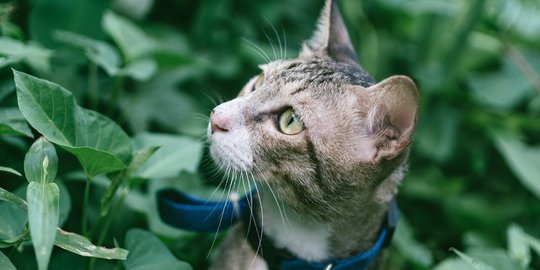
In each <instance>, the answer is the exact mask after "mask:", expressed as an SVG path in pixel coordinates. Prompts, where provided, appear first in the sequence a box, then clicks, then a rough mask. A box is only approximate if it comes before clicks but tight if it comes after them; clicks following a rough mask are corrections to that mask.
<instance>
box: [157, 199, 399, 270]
mask: <svg viewBox="0 0 540 270" xmlns="http://www.w3.org/2000/svg"><path fill="white" fill-rule="evenodd" d="M254 197H255V194H254V193H249V194H247V195H245V196H244V197H242V198H239V199H235V200H229V201H208V200H202V199H199V198H195V197H193V196H190V195H188V194H186V193H184V192H182V191H179V190H176V189H164V190H161V191H159V192H158V194H157V200H158V209H159V214H160V216H161V219H162V220H163V221H164V222H165V223H167V224H169V225H172V226H174V227H177V228H180V229H184V230H190V231H196V232H205V233H216V232H219V231H223V230H226V229H228V228H229V227H230V226H231V225H233V224H234V223H236V222H238V221H242V222H243V223H244V227H245V230H246V237H247V238H248V240H249V243H250V244H251V245H252V247H253V248H254V249H255V250H257V247H258V246H259V244H260V245H261V249H260V254H261V256H262V257H263V259H264V260H265V261H266V262H267V264H268V266H269V267H270V269H279V270H292V269H302V270H329V269H333V270H353V269H355V270H358V269H365V268H366V267H367V266H368V265H369V264H370V263H371V262H373V260H374V259H375V257H377V255H378V254H379V253H380V251H381V250H382V249H383V248H385V247H387V246H388V245H389V244H390V242H391V240H392V236H393V233H394V230H395V228H396V225H397V222H398V219H399V209H398V208H397V204H396V201H395V199H392V201H391V202H390V205H389V208H388V212H387V214H386V217H385V220H384V223H383V224H382V227H381V229H380V231H379V234H378V237H377V239H376V240H375V242H374V243H373V245H372V246H371V247H370V248H369V249H368V250H366V251H364V252H360V253H358V254H355V255H353V256H351V257H349V258H346V259H341V260H337V259H329V260H325V261H323V262H309V261H305V260H301V259H298V258H296V257H295V256H293V255H292V254H291V253H290V252H289V251H288V250H286V249H278V248H276V247H275V246H274V245H273V243H272V241H271V240H270V239H268V238H267V237H266V236H265V235H262V237H260V236H259V234H258V232H260V231H261V230H260V229H259V228H260V226H259V225H258V224H257V222H254V220H255V219H254V218H253V217H252V216H251V210H250V205H253V202H254ZM252 226H255V227H252Z"/></svg>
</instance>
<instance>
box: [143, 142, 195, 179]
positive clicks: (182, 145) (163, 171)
mask: <svg viewBox="0 0 540 270" xmlns="http://www.w3.org/2000/svg"><path fill="white" fill-rule="evenodd" d="M133 143H134V145H135V148H137V149H142V148H147V147H151V146H161V148H160V149H159V150H157V151H156V153H155V154H154V155H153V156H152V157H150V158H149V159H148V161H147V162H146V163H144V164H143V165H142V166H141V167H140V169H139V170H138V171H137V172H136V173H135V175H137V176H140V177H143V178H170V177H175V176H178V175H179V174H180V172H181V171H183V170H185V171H187V172H192V173H194V172H195V171H196V169H197V165H198V164H199V160H200V159H201V155H202V143H201V142H199V141H197V140H194V139H191V138H188V137H182V136H174V135H164V134H151V133H142V134H139V135H137V136H135V138H134V139H133Z"/></svg>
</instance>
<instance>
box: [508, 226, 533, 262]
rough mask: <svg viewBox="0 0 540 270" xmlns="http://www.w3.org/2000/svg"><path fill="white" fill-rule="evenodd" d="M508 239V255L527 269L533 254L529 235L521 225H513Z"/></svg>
mask: <svg viewBox="0 0 540 270" xmlns="http://www.w3.org/2000/svg"><path fill="white" fill-rule="evenodd" d="M506 234H507V239H508V254H509V255H510V257H511V258H512V259H514V260H515V261H517V262H519V264H520V265H521V266H522V267H524V268H526V267H527V266H529V263H530V262H531V252H530V249H529V241H528V239H527V234H526V233H525V232H524V231H523V228H521V227H520V226H519V225H516V224H512V225H510V227H509V228H508V231H507V232H506Z"/></svg>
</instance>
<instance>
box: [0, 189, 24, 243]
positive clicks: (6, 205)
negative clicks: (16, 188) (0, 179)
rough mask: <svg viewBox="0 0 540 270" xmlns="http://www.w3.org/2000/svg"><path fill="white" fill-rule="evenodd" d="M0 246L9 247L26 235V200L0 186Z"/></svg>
mask: <svg viewBox="0 0 540 270" xmlns="http://www.w3.org/2000/svg"><path fill="white" fill-rule="evenodd" d="M0 201H2V202H0V217H2V222H0V248H4V247H9V246H12V245H14V244H16V243H17V242H19V241H20V240H21V239H23V238H24V237H26V235H27V233H28V231H27V230H25V225H26V223H27V216H28V215H27V213H26V210H27V209H28V208H27V205H26V202H25V201H24V200H23V199H21V198H19V197H18V196H17V195H15V194H13V193H11V192H9V191H7V190H5V189H2V188H0Z"/></svg>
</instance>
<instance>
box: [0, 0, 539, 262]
mask: <svg viewBox="0 0 540 270" xmlns="http://www.w3.org/2000/svg"><path fill="white" fill-rule="evenodd" d="M321 2H322V1H321ZM340 5H341V6H342V11H343V13H344V17H345V19H346V22H347V24H348V26H349V30H350V33H351V38H352V39H353V43H354V44H356V45H357V49H358V54H359V58H360V61H361V63H362V65H363V66H364V68H365V69H366V70H367V71H368V72H369V73H370V74H371V75H372V76H373V77H374V78H376V79H378V80H380V79H383V78H385V77H387V76H389V75H393V74H405V75H408V76H410V77H412V78H414V79H415V81H416V82H417V84H418V85H419V89H420V92H421V108H420V113H419V117H420V118H419V123H418V129H417V132H416V135H415V143H414V145H413V147H412V153H411V165H410V172H409V174H408V176H407V178H406V179H405V181H404V183H403V186H402V187H401V191H400V195H399V198H398V200H399V203H400V207H401V209H402V213H403V215H402V216H403V218H402V220H401V221H400V225H399V227H398V230H397V233H396V237H395V239H394V243H393V245H392V249H391V252H390V258H389V265H388V268H389V269H429V268H435V269H439V270H441V269H467V268H471V269H492V268H494V269H523V268H531V269H537V268H540V260H538V256H537V255H538V254H539V253H540V241H539V240H538V237H539V236H540V227H539V226H538V224H540V203H539V198H540V148H538V146H537V145H538V144H539V143H540V140H539V138H540V120H539V119H540V118H539V116H540V97H539V94H540V75H539V71H540V51H539V49H540V4H539V2H538V1H534V0H474V1H466V0H456V1H443V0H433V1H424V0H409V1H404V0H403V1H399V0H377V1H375V0H365V1H356V0H343V1H340ZM320 6H321V3H314V2H313V1H309V0H301V1H294V2H291V1H289V2H287V3H285V2H283V1H269V0H263V1H233V0H224V1H217V2H216V1H191V2H190V1H174V0H164V1H152V0H115V1H106V0H93V1H89V0H86V1H70V0H53V1H51V0H48V1H45V0H33V1H24V0H21V1H15V2H10V3H4V4H0V29H1V36H0V150H1V152H0V153H3V154H2V155H0V166H1V167H0V175H1V177H2V181H1V182H0V200H1V201H2V202H0V216H1V217H2V219H1V220H0V248H1V251H0V266H1V267H0V268H2V269H15V266H16V267H17V268H18V269H36V268H39V269H46V268H47V266H48V269H64V268H65V267H66V265H72V266H74V268H85V269H113V268H114V269H116V268H125V269H133V268H137V269H141V268H143V269H150V268H154V269H164V268H171V269H172V268H174V269H190V268H194V269H204V268H205V267H206V265H207V262H206V261H207V257H208V256H207V255H208V254H209V251H210V250H215V248H212V247H213V246H214V244H215V243H214V242H215V240H216V239H217V240H219V239H220V238H221V235H216V236H214V235H199V234H194V233H190V232H185V231H180V230H176V229H173V228H171V227H168V226H166V225H165V224H163V223H162V222H161V221H160V219H159V217H158V215H157V210H156V206H155V199H154V197H155V192H156V191H157V190H158V189H160V188H162V187H169V186H173V187H177V188H180V189H183V190H184V191H188V192H191V193H194V194H197V195H199V196H205V197H210V196H211V194H212V193H213V191H214V189H215V187H214V186H213V185H212V184H211V183H210V182H212V171H213V168H212V167H211V165H209V162H208V157H207V155H206V154H205V153H206V150H205V147H204V143H203V142H204V140H203V138H204V134H205V128H206V125H207V117H206V115H208V112H209V110H210V109H211V108H212V107H213V106H214V105H216V103H217V100H220V101H221V100H225V99H230V98H233V97H234V95H235V94H236V92H237V91H238V90H239V89H240V88H241V86H242V85H243V84H244V83H245V82H246V80H247V79H248V78H249V77H251V76H253V75H255V74H257V73H258V72H257V65H258V64H260V63H263V62H265V61H268V60H269V59H275V58H278V57H281V56H283V55H287V56H289V57H294V56H295V55H296V54H297V52H298V48H299V46H300V44H301V42H302V40H304V39H306V38H308V37H309V36H310V35H311V32H312V30H313V29H314V26H315V20H316V18H317V16H318V14H319V9H320ZM268 58H269V59H268ZM10 67H11V68H12V69H10ZM535 145H536V146H535ZM22 172H24V177H23V176H22V175H23V173H22ZM24 179H26V180H27V181H25V180H24ZM214 196H215V195H214ZM60 228H62V229H60ZM126 232H127V233H126ZM158 236H159V238H158ZM53 246H56V247H53ZM57 247H59V248H57ZM128 252H129V255H128ZM534 254H536V255H534Z"/></svg>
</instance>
